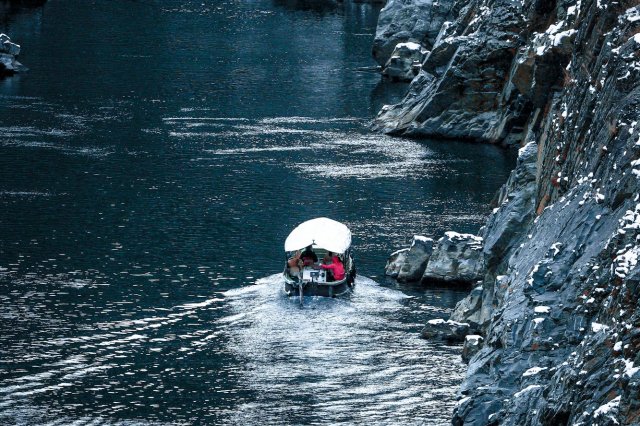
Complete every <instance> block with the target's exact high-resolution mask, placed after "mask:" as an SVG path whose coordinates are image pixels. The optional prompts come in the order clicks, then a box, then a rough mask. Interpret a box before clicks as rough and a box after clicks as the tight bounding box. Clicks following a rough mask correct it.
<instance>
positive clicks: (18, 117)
mask: <svg viewBox="0 0 640 426" xmlns="http://www.w3.org/2000/svg"><path fill="white" fill-rule="evenodd" d="M178 3H179V4H178ZM125 6H126V10H127V13H126V14H122V10H123V7H125ZM69 10H73V11H74V13H69ZM376 14H377V11H376V9H375V7H372V6H371V5H368V4H360V3H353V2H350V1H345V2H344V3H343V4H339V3H338V2H321V1H303V0H287V1H279V0H274V1H271V0H255V1H252V2H238V1H226V0H222V1H220V2H217V3H216V4H215V5H214V4H212V3H211V2H208V1H202V0H198V1H189V0H184V1H181V2H174V1H173V0H166V1H164V0H148V1H147V0H145V1H124V0H113V1H110V2H87V1H85V0H65V1H64V2H54V1H50V2H47V5H46V6H45V8H44V9H42V10H38V11H36V12H35V13H25V14H20V15H16V16H13V17H10V18H9V19H8V20H6V21H5V20H0V25H3V31H4V30H6V31H9V32H10V33H11V35H12V37H13V38H14V39H15V40H16V41H18V42H19V43H22V44H23V49H24V50H23V51H24V54H23V55H22V56H21V58H22V60H23V61H24V62H25V63H26V64H28V65H29V67H30V68H31V71H30V72H29V73H28V74H27V75H24V76H19V77H15V78H12V79H8V80H3V81H0V341H1V342H2V345H1V346H0V423H3V424H4V423H9V424H13V423H17V424H63V425H66V424H73V423H75V424H126V425H131V424H194V423H202V424H258V423H267V424H273V423H290V424H301V423H323V424H326V423H338V422H345V423H349V424H363V423H372V424H398V423H400V424H416V423H417V424H420V423H423V422H424V423H427V424H430V425H433V424H448V422H449V421H448V418H449V416H450V412H451V408H452V404H453V403H454V399H455V398H454V393H455V388H456V386H457V383H458V382H459V380H460V374H461V372H462V369H463V367H462V365H461V364H460V359H459V355H458V353H459V348H457V347H447V346H441V345H435V344H432V343H429V342H425V341H422V340H420V339H419V338H418V337H417V336H418V333H419V331H420V328H421V327H422V324H424V322H425V321H427V320H428V319H431V318H434V317H443V316H446V315H447V314H448V312H449V311H450V309H451V308H452V307H453V306H454V305H455V302H456V301H457V300H459V299H460V298H461V297H462V296H463V293H461V292H458V291H454V290H443V289H433V288H432V289H429V290H427V291H425V290H424V289H423V288H421V287H415V286H407V285H397V284H395V283H388V282H383V280H382V279H381V278H380V276H381V273H382V269H383V267H384V264H385V261H386V258H387V256H388V254H389V253H391V252H392V251H395V250H396V249H398V248H400V247H403V246H406V245H407V244H408V243H409V242H410V238H411V236H412V235H414V234H423V235H429V236H437V235H439V234H441V233H442V232H443V231H445V230H449V229H455V230H457V231H460V232H475V231H476V230H477V228H478V227H479V225H480V224H481V223H482V221H483V219H484V217H485V215H486V214H487V213H488V211H489V207H488V203H489V201H490V199H491V198H492V196H493V194H494V192H495V191H496V189H497V188H498V187H499V185H500V184H502V183H503V182H504V180H505V179H506V175H507V174H508V172H509V169H510V168H511V164H512V159H510V158H509V156H507V155H505V153H504V152H503V151H501V150H499V149H496V148H494V147H488V146H472V145H467V144H457V143H449V142H448V143H442V142H438V141H422V142H418V141H408V140H401V139H395V138H390V137H386V136H382V135H376V134H371V133H370V132H369V131H368V128H367V124H368V122H369V120H370V119H371V117H372V115H373V114H374V113H375V111H376V110H377V109H378V108H379V107H380V104H381V103H386V102H388V101H389V98H388V96H387V95H388V94H389V93H388V92H389V90H388V86H386V85H384V84H380V83H379V81H380V79H379V76H378V75H377V74H375V73H363V72H359V71H358V70H359V69H360V68H362V67H367V66H370V65H371V64H372V63H373V61H372V59H371V58H370V56H369V55H370V48H371V39H372V38H373V33H374V30H375V21H376ZM89 23H90V24H89ZM88 25H90V28H91V31H87V26H88ZM4 27H6V28H4ZM141 28H145V29H146V30H145V31H140V29H141ZM114 29H115V30H114ZM315 216H329V217H333V218H335V219H337V220H340V221H342V222H345V223H347V224H348V225H349V226H350V228H351V230H352V232H353V234H354V248H355V250H356V262H357V265H358V271H359V272H360V273H361V274H362V275H361V276H360V277H359V278H358V284H357V288H356V292H355V293H354V294H353V295H352V296H351V297H348V298H345V299H334V300H327V299H313V298H310V299H308V300H307V301H306V302H305V306H304V308H302V309H301V308H300V307H299V305H298V304H297V303H296V301H295V300H289V299H287V298H286V297H285V296H284V295H283V293H282V288H281V282H280V281H279V280H280V279H279V277H278V275H274V273H276V272H278V271H279V270H280V268H281V267H282V264H283V260H284V259H283V253H282V244H283V241H284V239H285V238H286V236H287V234H288V233H289V232H290V230H291V229H292V228H293V227H294V226H295V225H297V224H298V223H300V222H302V221H303V220H306V219H309V218H310V217H315ZM366 277H370V278H366ZM378 283H380V284H378Z"/></svg>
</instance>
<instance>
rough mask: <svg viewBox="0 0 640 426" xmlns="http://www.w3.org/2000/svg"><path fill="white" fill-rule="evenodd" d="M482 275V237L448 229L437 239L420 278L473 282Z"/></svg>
mask: <svg viewBox="0 0 640 426" xmlns="http://www.w3.org/2000/svg"><path fill="white" fill-rule="evenodd" d="M483 275H484V259H483V254H482V238H481V237H478V236H475V235H471V234H458V233H457V232H452V231H448V232H445V235H444V237H442V238H440V239H439V240H438V241H437V243H436V245H435V247H434V249H433V253H431V257H430V258H429V262H428V263H427V267H426V269H425V271H424V274H423V276H422V279H423V280H429V281H445V282H465V283H473V282H475V281H477V280H479V279H481V278H482V277H483Z"/></svg>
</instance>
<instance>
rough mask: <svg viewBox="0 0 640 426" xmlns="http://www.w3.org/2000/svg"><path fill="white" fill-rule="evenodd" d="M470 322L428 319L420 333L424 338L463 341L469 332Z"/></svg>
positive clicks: (454, 341) (450, 341) (452, 341)
mask: <svg viewBox="0 0 640 426" xmlns="http://www.w3.org/2000/svg"><path fill="white" fill-rule="evenodd" d="M469 330H470V329H469V324H465V323H460V322H455V321H451V320H443V319H434V320H430V321H427V324H426V325H425V326H424V328H423V329H422V331H421V332H420V335H421V337H422V338H423V339H430V340H434V339H435V340H442V341H444V342H448V343H456V342H463V341H464V338H465V336H466V335H467V334H469Z"/></svg>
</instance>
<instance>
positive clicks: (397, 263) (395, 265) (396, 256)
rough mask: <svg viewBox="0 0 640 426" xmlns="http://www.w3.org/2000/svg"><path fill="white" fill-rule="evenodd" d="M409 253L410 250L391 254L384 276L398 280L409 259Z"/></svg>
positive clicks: (406, 249)
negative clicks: (401, 269)
mask: <svg viewBox="0 0 640 426" xmlns="http://www.w3.org/2000/svg"><path fill="white" fill-rule="evenodd" d="M407 253H409V249H408V248H405V249H402V250H398V251H395V252H393V253H391V254H390V255H389V258H388V259H387V264H386V266H385V267H384V274H385V275H386V276H388V277H391V278H398V274H399V273H400V268H402V265H404V262H405V260H406V259H407Z"/></svg>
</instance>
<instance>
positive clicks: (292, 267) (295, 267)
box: [287, 250, 302, 275]
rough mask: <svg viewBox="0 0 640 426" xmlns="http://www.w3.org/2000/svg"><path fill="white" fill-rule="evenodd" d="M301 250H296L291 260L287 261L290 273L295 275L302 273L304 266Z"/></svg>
mask: <svg viewBox="0 0 640 426" xmlns="http://www.w3.org/2000/svg"><path fill="white" fill-rule="evenodd" d="M301 255H302V253H300V250H296V252H295V253H294V254H293V256H292V257H291V259H289V260H287V266H288V267H289V272H290V273H291V274H292V275H293V274H297V273H299V272H300V265H302V260H301V259H300V256H301Z"/></svg>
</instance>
